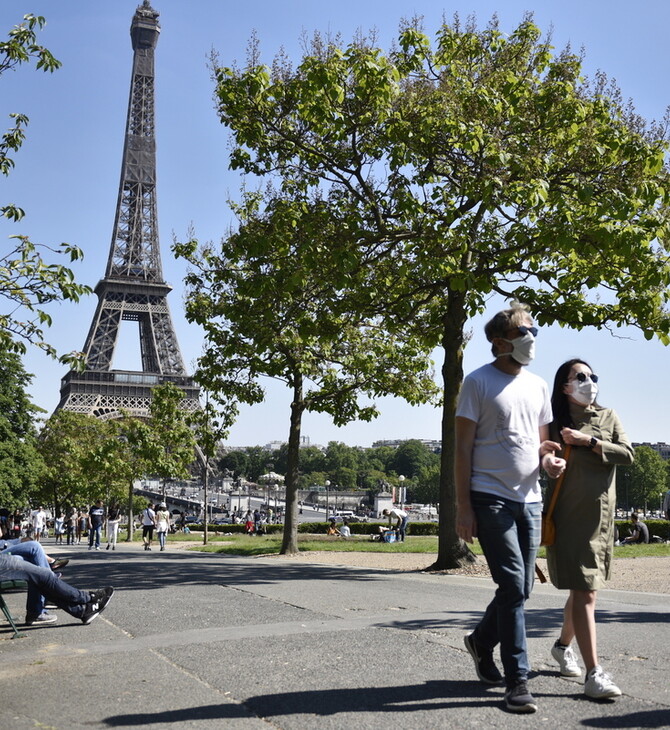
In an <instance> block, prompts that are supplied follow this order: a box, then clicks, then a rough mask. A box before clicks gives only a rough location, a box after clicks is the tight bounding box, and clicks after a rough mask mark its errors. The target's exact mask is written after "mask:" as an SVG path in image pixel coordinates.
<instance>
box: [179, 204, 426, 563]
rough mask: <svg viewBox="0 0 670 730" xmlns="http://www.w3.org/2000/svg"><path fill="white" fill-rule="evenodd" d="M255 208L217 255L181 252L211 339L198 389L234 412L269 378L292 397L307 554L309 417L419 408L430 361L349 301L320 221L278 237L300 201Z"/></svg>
mask: <svg viewBox="0 0 670 730" xmlns="http://www.w3.org/2000/svg"><path fill="white" fill-rule="evenodd" d="M258 202H259V201H258V198H257V197H256V196H254V195H248V196H245V201H244V205H242V206H238V207H237V211H238V215H239V218H240V226H239V230H238V231H237V232H236V233H233V234H231V235H229V236H228V237H226V238H224V239H223V240H222V242H221V245H220V249H218V250H215V248H214V247H213V246H212V245H207V246H198V244H197V242H196V241H190V242H188V243H186V244H175V247H174V248H175V251H176V252H177V254H178V255H180V256H184V257H186V258H187V259H188V261H189V263H190V264H191V267H192V271H191V273H190V274H189V275H188V277H187V279H186V282H187V287H188V295H187V303H186V316H187V318H188V319H189V321H192V322H196V323H198V324H199V325H201V326H202V327H203V329H204V331H205V335H206V346H205V353H204V355H203V356H202V357H201V358H200V360H199V370H198V376H197V377H198V380H199V382H200V383H201V384H203V385H204V386H205V387H206V388H207V389H208V390H209V391H211V392H212V393H213V394H215V396H216V398H217V400H219V401H221V403H222V405H223V406H224V408H223V411H224V412H225V413H233V412H234V410H235V404H236V403H237V402H244V403H258V402H261V401H262V400H263V398H264V391H263V388H262V385H261V378H263V377H270V378H274V379H275V380H279V381H282V382H284V383H285V384H286V385H287V387H288V388H289V389H290V391H291V394H292V402H291V406H290V417H289V419H288V420H289V436H288V449H287V460H286V475H285V477H286V517H285V521H284V535H283V540H282V547H281V551H282V553H284V554H286V553H294V552H297V550H298V545H297V516H298V509H297V500H296V490H297V485H298V482H299V478H300V466H299V465H300V436H301V424H302V416H303V414H304V413H305V411H313V412H321V413H328V414H329V415H331V416H332V418H333V420H334V422H335V423H336V424H337V425H343V424H345V423H348V422H349V421H351V420H353V419H362V420H370V419H371V418H373V417H374V416H375V415H376V413H377V411H376V408H375V407H374V405H373V404H367V403H361V399H362V398H365V397H367V398H368V399H372V398H374V397H376V396H379V395H386V394H390V393H393V394H395V395H399V396H402V397H405V398H407V399H409V400H411V401H412V402H414V403H419V402H424V401H425V400H427V399H428V398H430V397H431V396H432V395H434V392H435V387H434V383H433V381H432V372H431V371H430V369H429V368H430V364H429V361H428V358H427V357H426V356H424V355H423V354H422V353H421V352H420V351H419V349H418V348H417V346H416V343H414V342H413V338H411V337H404V338H403V337H399V336H393V335H391V334H389V333H388V332H387V331H384V330H382V329H380V328H379V326H378V323H377V322H375V321H373V320H371V319H370V318H369V317H366V316H360V314H359V312H358V311H356V310H355V309H349V308H348V307H345V306H344V305H343V301H342V297H341V296H340V293H339V292H338V291H337V290H336V289H335V288H334V283H335V279H336V278H337V272H338V269H337V268H323V267H322V266H321V263H320V258H319V255H318V253H317V251H315V249H314V247H313V245H312V244H313V242H315V241H316V240H318V236H319V235H320V233H319V231H318V229H317V228H316V227H315V226H314V225H313V222H312V221H311V220H310V224H309V225H308V226H307V227H302V228H297V227H296V228H294V229H292V230H291V231H287V232H286V234H285V235H280V236H276V235H275V234H274V231H275V229H276V226H275V222H276V221H277V220H283V219H284V218H286V217H287V216H291V215H293V214H294V213H295V212H296V211H295V209H294V208H293V201H288V203H287V204H286V205H285V204H284V203H285V201H283V200H279V201H277V205H276V206H274V205H272V203H270V204H269V205H268V206H266V209H265V210H263V211H261V210H260V209H259V206H258ZM338 260H339V261H340V265H339V271H340V272H341V277H342V278H344V279H346V278H347V276H348V267H349V265H350V263H349V262H348V261H347V259H346V256H343V257H342V258H341V259H338ZM329 263H330V265H331V267H332V266H334V262H333V261H332V259H331V260H330V261H329ZM343 269H346V270H347V271H343ZM354 484H355V479H354Z"/></svg>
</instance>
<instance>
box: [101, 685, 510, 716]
mask: <svg viewBox="0 0 670 730" xmlns="http://www.w3.org/2000/svg"><path fill="white" fill-rule="evenodd" d="M470 694H471V695H472V698H471V699H470V698H469V697H467V695H470ZM487 694H488V697H487V696H486V695H487ZM464 695H466V697H465V698H464ZM496 700H500V701H502V694H500V693H499V692H497V693H496V694H495V695H494V694H493V693H492V692H488V691H487V690H486V689H485V688H483V687H482V686H481V685H480V684H479V683H478V682H469V681H447V680H439V681H437V680H436V681H428V682H425V683H423V684H414V685H405V686H400V687H398V686H394V687H357V688H353V687H343V688H340V689H328V690H304V691H297V692H280V693H276V694H264V695H257V696H255V697H250V698H248V699H247V700H246V701H245V702H244V704H243V705H228V704H222V705H206V706H204V707H192V708H186V709H183V710H172V711H169V710H168V711H164V712H149V713H133V714H131V715H116V716H113V717H108V718H106V719H105V720H103V722H105V724H107V725H108V726H110V727H119V726H124V725H128V726H132V725H150V724H167V723H175V722H184V721H191V722H193V721H194V720H217V719H221V720H225V719H231V718H239V717H245V716H246V717H249V716H251V717H253V716H256V717H260V718H271V717H277V716H281V715H301V716H304V715H314V716H327V715H336V714H338V713H345V712H346V713H350V712H355V713H358V714H360V713H366V712H370V713H383V712H388V713H393V714H394V715H396V716H397V715H398V714H399V713H410V712H417V711H428V710H431V711H434V710H448V709H455V708H459V707H460V708H471V709H473V710H475V709H478V708H482V707H492V706H495V705H494V703H495V702H496ZM359 719H360V720H361V722H363V723H364V719H363V718H359ZM396 719H397V718H396ZM389 721H390V720H389ZM394 722H395V720H394Z"/></svg>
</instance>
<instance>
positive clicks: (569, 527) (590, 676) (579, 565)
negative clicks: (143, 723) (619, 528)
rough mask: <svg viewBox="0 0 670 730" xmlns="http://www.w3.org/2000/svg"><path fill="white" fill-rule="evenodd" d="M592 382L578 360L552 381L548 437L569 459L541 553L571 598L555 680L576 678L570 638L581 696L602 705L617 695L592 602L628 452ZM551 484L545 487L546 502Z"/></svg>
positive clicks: (601, 578) (602, 576)
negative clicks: (549, 538)
mask: <svg viewBox="0 0 670 730" xmlns="http://www.w3.org/2000/svg"><path fill="white" fill-rule="evenodd" d="M598 382H599V380H598V376H597V375H596V374H595V373H594V372H593V370H592V369H591V366H590V365H589V364H588V363H587V362H585V361H584V360H580V359H578V358H575V359H572V360H568V361H567V362H564V363H563V364H562V365H561V366H560V367H559V368H558V371H557V372H556V377H555V378H554V388H553V392H552V397H551V404H552V410H553V413H554V420H553V422H552V424H551V427H550V436H553V437H554V438H556V439H557V440H560V442H561V443H562V444H564V445H569V446H570V453H569V455H568V457H567V470H566V473H565V477H564V480H563V484H562V486H561V489H560V492H559V494H558V498H557V500H556V507H555V509H554V515H553V518H554V524H555V526H556V540H555V542H554V544H553V545H550V546H548V547H547V567H548V568H549V577H550V578H551V582H552V583H553V585H554V586H555V587H556V588H560V589H564V590H565V589H567V590H569V591H570V595H569V596H568V600H567V601H566V604H565V608H564V610H563V625H562V627H561V633H560V635H559V637H558V639H557V641H556V642H555V644H554V646H553V647H552V649H551V655H552V657H553V658H554V659H555V660H556V662H558V665H559V667H560V673H561V675H562V676H564V677H579V676H581V674H582V670H581V668H580V666H579V664H578V663H577V658H576V656H575V654H574V652H573V650H572V648H571V646H570V645H571V643H572V640H573V639H574V638H576V639H577V646H578V647H579V651H580V653H581V655H582V659H583V661H584V664H585V665H586V680H585V683H584V693H585V695H586V696H587V697H590V698H592V699H605V698H613V697H618V696H619V695H620V694H621V690H620V689H619V688H618V687H617V686H616V684H614V682H613V680H612V678H611V677H610V676H609V674H607V673H605V671H604V670H603V669H602V667H601V666H600V663H599V661H598V652H597V646H596V620H595V607H596V597H597V591H598V589H600V588H602V587H603V584H604V582H605V581H606V580H608V579H609V577H610V572H611V564H612V553H613V550H614V547H613V546H614V510H615V505H616V484H615V475H616V467H617V464H621V465H623V464H632V463H633V458H634V451H633V447H632V446H631V444H630V442H629V440H628V438H627V436H626V434H625V432H624V430H623V427H622V425H621V421H620V420H619V417H618V416H617V414H616V413H615V412H614V411H613V410H612V409H611V408H603V407H602V406H601V405H599V404H598V403H597V401H596V397H597V395H598ZM560 453H565V447H564V446H563V447H562V450H561V452H560ZM554 484H555V482H553V481H550V487H549V490H550V491H549V494H548V495H547V501H549V500H550V498H551V490H552V489H553V486H554Z"/></svg>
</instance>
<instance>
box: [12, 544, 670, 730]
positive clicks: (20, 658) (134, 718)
mask: <svg viewBox="0 0 670 730" xmlns="http://www.w3.org/2000/svg"><path fill="white" fill-rule="evenodd" d="M50 542H51V541H50ZM45 547H46V548H47V550H48V551H50V552H52V553H53V554H58V555H63V556H69V557H71V558H72V561H71V562H70V565H69V566H68V567H67V568H66V570H65V573H64V576H63V577H64V578H66V579H67V580H68V581H70V582H71V583H73V584H74V585H76V586H77V587H81V588H89V587H91V588H95V587H99V586H102V585H108V584H109V585H113V586H115V587H116V589H117V591H116V593H115V595H114V598H113V600H112V602H111V603H110V605H109V607H108V608H107V610H106V611H105V612H104V613H103V614H102V615H101V616H100V617H99V618H98V619H97V620H96V621H94V622H93V623H92V624H91V625H90V626H83V625H82V624H81V623H80V622H78V621H74V620H73V619H71V618H70V617H69V616H67V614H65V613H63V612H62V611H58V618H59V620H58V623H57V624H55V625H51V626H43V627H22V630H23V631H24V632H25V634H26V637H25V638H22V639H17V640H11V639H10V636H11V632H10V630H9V626H8V625H7V624H6V623H5V622H3V623H0V656H1V659H2V661H1V664H0V677H1V682H0V686H1V687H2V727H6V728H11V729H12V730H29V729H30V730H34V729H35V728H50V729H54V728H56V729H58V730H79V729H81V730H84V729H86V730H96V729H99V728H144V729H146V730H149V729H153V728H156V729H158V728H160V729H161V730H165V729H166V728H175V729H176V728H180V729H181V728H198V729H200V728H202V729H203V730H205V729H210V728H233V729H236V728H240V729H243V728H244V729H245V730H247V729H249V730H252V729H254V728H257V729H259V730H260V729H261V728H265V729H266V730H267V728H286V730H298V729H303V728H304V729H310V730H311V729H313V728H319V730H322V729H324V728H347V729H350V728H357V729H358V728H371V729H372V728H374V729H377V728H379V730H382V729H383V730H388V728H389V727H392V726H395V727H404V728H422V729H423V728H426V729H430V728H450V727H454V728H489V727H496V728H507V727H510V728H518V727H528V728H536V727H538V728H540V727H541V728H563V729H565V728H573V727H587V728H637V727H649V728H661V727H667V726H670V682H669V681H668V656H669V655H670V630H669V629H670V627H669V625H668V624H669V622H670V618H669V616H670V612H669V609H670V596H667V595H660V594H651V593H633V592H615V591H602V592H601V593H600V595H599V604H598V617H597V618H598V625H599V650H600V654H601V658H602V663H603V665H604V666H605V668H606V669H607V670H608V671H610V672H611V673H612V674H613V676H614V678H615V680H616V682H617V684H618V685H619V686H620V687H621V688H622V690H623V692H624V696H623V697H622V698H620V699H619V700H618V701H615V702H609V701H608V702H593V701H589V700H587V699H585V698H584V697H583V695H582V686H581V684H580V683H579V682H578V681H575V680H568V679H562V678H560V677H559V675H558V673H557V668H556V666H555V665H554V664H553V663H552V660H551V658H550V655H549V650H550V647H551V644H552V642H553V640H554V638H555V637H556V635H557V630H558V627H559V625H560V621H561V607H562V602H563V600H564V597H565V594H563V593H560V592H559V591H556V590H555V589H554V588H552V587H551V586H546V585H545V586H539V585H538V586H536V589H535V591H534V593H533V596H532V598H531V600H530V601H529V603H528V611H527V615H528V634H529V650H530V657H531V661H532V664H533V673H532V675H531V680H530V682H531V684H530V687H531V690H532V692H533V694H534V695H535V697H536V699H537V700H538V705H539V709H538V712H537V713H536V714H534V715H526V716H519V715H514V714H511V713H508V712H506V711H505V710H504V709H503V704H502V694H503V690H502V688H485V687H483V686H482V685H480V684H479V682H478V681H477V679H476V677H475V674H474V670H473V666H472V660H471V659H470V656H469V654H468V653H467V652H466V650H465V647H464V646H463V635H464V634H465V633H466V632H467V631H468V630H470V628H471V627H472V625H473V623H474V622H475V621H476V619H477V617H478V616H479V615H480V613H481V611H482V609H483V607H484V606H485V604H486V602H487V601H488V600H489V599H490V597H491V594H492V591H493V584H492V583H491V582H490V581H489V580H488V579H482V578H466V577H461V576H445V575H432V574H423V573H414V572H413V573H403V572H394V571H384V570H364V569H361V568H352V567H346V566H338V565H319V564H316V563H303V562H297V561H292V560H291V559H284V558H238V557H230V556H219V555H211V554H202V553H193V552H187V551H183V550H180V551H176V550H175V551H171V550H170V549H168V551H166V552H164V553H160V552H158V551H157V550H154V551H152V552H151V553H147V552H145V551H143V550H141V548H140V546H139V545H137V544H134V545H130V546H129V545H126V544H121V545H119V547H118V548H117V550H116V551H115V552H112V551H104V550H103V551H101V552H88V551H87V550H86V549H85V548H84V549H82V546H76V547H71V548H68V547H65V546H64V547H63V548H60V547H59V548H58V549H57V550H56V548H55V547H53V545H50V544H49V543H47V544H46V545H45ZM659 565H662V566H663V567H664V568H670V560H667V561H666V560H663V562H662V563H659ZM8 603H9V605H10V607H11V608H12V609H13V611H14V613H15V615H20V616H21V617H22V618H23V615H24V613H25V611H24V604H25V595H23V594H15V595H10V596H8ZM3 618H4V617H3Z"/></svg>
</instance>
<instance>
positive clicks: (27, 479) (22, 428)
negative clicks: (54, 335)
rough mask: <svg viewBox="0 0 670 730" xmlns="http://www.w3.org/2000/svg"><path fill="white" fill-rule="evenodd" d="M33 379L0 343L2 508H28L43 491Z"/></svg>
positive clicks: (42, 466)
mask: <svg viewBox="0 0 670 730" xmlns="http://www.w3.org/2000/svg"><path fill="white" fill-rule="evenodd" d="M31 379H32V376H31V375H29V374H28V373H26V371H25V370H24V368H23V365H22V363H21V359H20V357H19V356H18V355H17V354H16V353H15V352H12V351H11V350H8V349H6V348H5V347H3V346H2V342H1V341H0V505H2V506H3V507H24V506H25V505H26V504H28V503H29V502H30V501H31V499H32V498H33V497H35V496H36V493H37V491H38V489H39V484H40V479H41V477H42V476H43V473H44V463H43V461H42V459H41V456H40V454H39V451H38V449H37V431H36V427H35V420H36V419H37V417H38V415H39V414H40V413H41V412H42V409H41V408H38V407H37V406H35V405H33V403H32V402H31V401H30V398H29V396H28V394H27V392H26V388H27V387H28V386H29V385H30V381H31Z"/></svg>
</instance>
